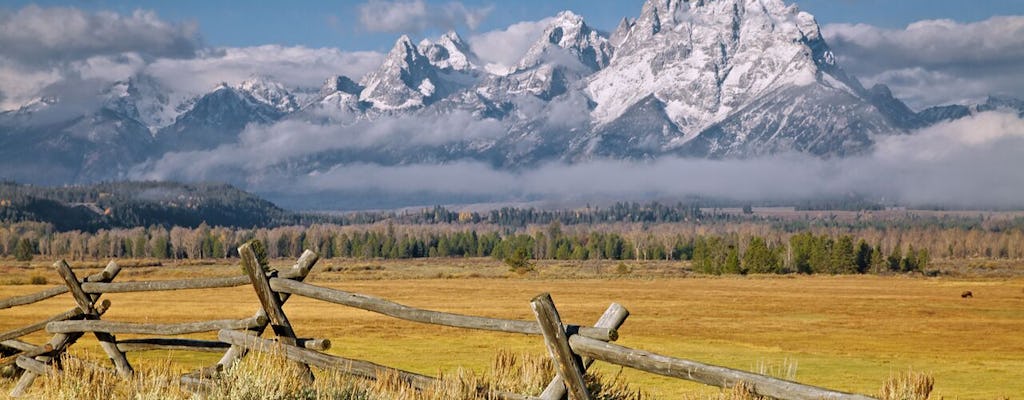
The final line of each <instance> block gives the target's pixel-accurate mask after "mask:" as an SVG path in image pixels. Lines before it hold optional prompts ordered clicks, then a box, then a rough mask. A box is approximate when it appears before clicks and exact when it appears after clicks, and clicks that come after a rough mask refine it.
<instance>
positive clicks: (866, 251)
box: [857, 239, 872, 274]
mask: <svg viewBox="0 0 1024 400" xmlns="http://www.w3.org/2000/svg"><path fill="white" fill-rule="evenodd" d="M871 255H872V248H871V245H869V244H868V242H865V241H864V239H861V240H860V241H859V242H857V273H860V274H864V273H867V272H868V270H869V269H871Z"/></svg>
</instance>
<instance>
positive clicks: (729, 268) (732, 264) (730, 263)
mask: <svg viewBox="0 0 1024 400" xmlns="http://www.w3.org/2000/svg"><path fill="white" fill-rule="evenodd" d="M722 272H723V273H726V274H744V275H745V274H746V273H747V270H746V269H745V268H743V267H742V266H740V251H739V249H737V248H736V246H733V245H729V248H728V252H727V253H726V255H725V265H724V266H723V267H722Z"/></svg>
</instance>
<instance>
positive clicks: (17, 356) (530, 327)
mask: <svg viewBox="0 0 1024 400" xmlns="http://www.w3.org/2000/svg"><path fill="white" fill-rule="evenodd" d="M238 250H239V255H240V258H241V265H242V269H243V270H244V271H245V275H241V276H235V277H226V278H200V279H183V280H168V281H141V282H114V279H115V278H116V277H117V275H118V273H119V272H120V271H121V268H120V267H118V265H117V263H116V262H111V263H110V264H109V265H107V267H106V268H105V269H103V270H102V271H101V272H99V273H96V274H93V275H89V276H86V277H84V278H79V277H77V276H76V275H75V273H74V271H73V270H72V269H71V267H70V266H69V265H68V264H67V263H66V262H64V261H58V262H56V263H54V268H55V269H56V270H57V273H58V274H59V275H60V277H61V279H62V281H63V282H64V285H62V286H56V287H53V288H50V289H46V290H43V291H41V292H38V293H33V294H29V295H24V296H19V297H13V298H8V299H2V300H0V310H3V309H6V308H11V307H15V306H27V305H30V304H32V303H36V302H39V301H42V300H45V299H49V298H52V297H56V296H59V295H63V294H65V293H70V294H71V296H72V297H73V298H74V300H75V303H76V304H77V306H76V307H75V308H73V309H70V310H68V311H66V312H63V313H61V314H58V315H55V316H53V317H50V318H47V319H45V320H43V321H40V322H38V323H34V324H31V325H28V326H25V327H22V328H18V329H13V330H10V331H7V332H0V369H3V370H5V372H6V373H8V374H11V375H14V376H18V375H20V378H19V379H18V382H17V383H16V385H15V386H14V388H13V390H12V391H11V393H10V394H11V396H12V397H20V396H23V395H25V394H26V392H27V391H28V390H29V388H30V387H31V386H32V384H33V382H34V381H35V380H36V379H37V378H38V377H40V376H52V375H54V374H60V373H61V372H60V371H61V357H66V356H67V355H66V354H65V352H66V351H67V349H68V347H70V346H72V345H74V344H75V343H76V342H77V341H78V340H79V339H80V338H81V337H82V336H85V335H86V334H91V335H92V336H95V337H96V339H97V340H98V341H99V343H100V346H101V347H102V349H103V351H104V352H105V353H106V355H107V356H108V357H109V358H110V360H111V363H112V366H113V368H114V369H115V370H116V372H117V373H118V374H120V375H122V376H126V377H128V376H131V375H132V374H133V373H134V370H133V368H132V366H131V364H130V363H129V361H128V358H127V357H126V353H130V352H137V351H147V350H186V351H205V352H222V353H223V355H222V356H221V359H220V361H218V362H217V364H215V365H213V366H210V367H207V368H202V369H200V370H198V371H195V372H192V373H189V374H185V375H183V376H182V377H181V381H182V383H183V384H185V385H186V386H187V387H189V388H192V389H193V390H196V391H197V392H201V391H202V390H204V388H206V386H207V385H209V384H210V382H212V380H215V379H217V378H218V376H219V374H220V372H221V371H223V370H224V369H226V368H228V367H230V366H232V365H233V364H234V363H235V362H237V361H238V360H240V359H241V358H242V357H244V356H245V355H246V354H247V353H248V352H250V351H273V352H278V353H280V354H283V355H284V357H285V358H287V359H288V360H289V361H290V362H293V363H294V364H296V365H297V366H298V367H299V368H301V371H302V373H303V374H305V375H306V377H307V378H308V379H310V380H312V379H313V372H312V370H311V369H310V366H313V367H317V368H321V369H337V370H340V371H342V372H344V373H347V374H351V375H354V376H359V377H363V378H368V379H376V378H377V377H378V376H380V374H382V373H387V374H392V375H391V376H398V377H399V378H400V379H402V380H403V381H405V382H406V383H408V384H409V385H411V386H412V387H414V388H417V389H423V388H426V387H428V386H430V385H431V384H432V383H433V382H434V378H432V377H429V376H425V375H422V374H418V373H414V372H409V371H402V370H399V369H395V368H391V367H387V366H383V365H378V364H374V363H372V362H369V361H363V360H355V359H349V358H344V357H341V356H337V355H332V354H327V353H326V351H327V350H328V349H329V348H330V341H329V340H328V339H326V338H305V337H301V336H299V335H298V333H297V332H296V329H295V327H294V326H293V325H292V324H291V322H290V321H289V320H288V316H287V315H286V314H285V312H284V310H283V308H282V306H283V305H284V303H285V302H287V301H288V299H289V298H290V297H291V296H293V295H294V296H303V297H307V298H311V299H316V300H320V301H324V302H328V303H334V304H340V305H344V306H348V307H354V308H358V309H363V310H367V311H371V312H375V313H379V314H383V315H386V316H389V317H393V318H398V319H403V320H407V321H413V322H420V323H424V324H432V325H441V326H448V327H455V328H465V329H478V330H488V331H496V332H505V333H510V334H523V335H537V336H541V337H542V338H543V342H544V345H545V347H546V348H547V351H548V354H549V355H550V357H551V359H552V361H553V362H554V366H555V370H556V372H557V376H556V377H555V379H554V380H553V381H552V382H551V383H550V384H549V385H548V386H547V388H546V389H545V390H544V391H543V392H542V393H541V394H540V395H538V396H529V395H524V394H518V393H504V392H502V393H481V397H496V398H503V399H545V400H553V399H562V398H565V397H568V398H569V399H576V400H585V399H590V398H591V395H590V393H588V392H587V388H586V385H585V384H584V378H583V376H584V374H585V373H586V370H587V368H588V367H590V365H591V364H592V363H593V362H594V361H603V362H607V363H611V364H615V365H619V366H624V367H629V368H634V369H638V370H641V371H646V372H649V373H653V374H659V375H664V376H668V377H674V378H679V379H684V380H689V381H694V382H699V383H703V384H706V385H712V386H717V387H721V388H732V387H736V386H737V385H738V384H741V383H742V384H744V385H745V387H747V388H748V389H749V390H750V391H751V392H753V393H754V394H756V395H759V396H766V397H772V398H778V399H794V400H812V399H814V400H819V399H836V400H868V399H872V398H871V397H869V396H864V395H858V394H851V393H844V392H840V391H836V390H830V389H825V388H820V387H815V386H810V385H804V384H800V383H796V382H791V381H786V380H782V379H777V378H773V377H769V376H765V375H760V374H755V373H751V372H745V371H740V370H735V369H731V368H725V367H720V366H714V365H709V364H704V363H700V362H697V361H691V360H686V359H681V358H676V357H670V356H666V355H660V354H655V353H652V352H648V351H644V350H639V349H632V348H629V347H625V346H621V345H617V344H614V343H612V342H614V341H616V340H617V339H618V328H619V327H620V326H621V325H622V324H623V323H624V322H625V320H626V318H627V317H628V316H629V312H628V311H627V310H626V308H625V307H623V306H621V305H619V304H611V306H609V307H608V309H607V311H605V313H604V314H603V315H602V316H601V317H600V319H598V321H597V323H596V324H595V325H593V326H585V325H570V324H565V323H563V322H562V320H561V317H560V316H559V314H558V310H557V309H556V308H555V304H554V302H553V301H552V299H551V296H550V295H548V294H546V293H545V294H541V295H538V296H537V297H535V298H533V299H532V300H531V301H530V306H531V308H532V309H533V312H534V315H535V316H536V320H535V321H516V320H506V319H497V318H487V317H478V316H467V315H459V314H452V313H447V312H440V311H431V310H423V309H418V308H413V307H409V306H405V305H402V304H398V303H395V302H391V301H388V300H385V299H380V298H376V297H371V296H366V295H362V294H358V293H350V292H345V291H342V290H337V289H331V288H326V287H320V286H316V285H311V284H308V283H305V282H303V281H304V280H305V278H306V276H307V275H308V274H309V272H310V270H311V269H312V268H313V266H314V265H315V264H316V262H317V260H318V256H317V255H316V254H315V253H313V252H311V251H308V250H307V251H306V252H305V253H303V254H302V256H301V257H300V258H299V259H298V261H297V262H296V263H295V264H294V266H292V267H291V268H290V269H286V270H282V271H273V270H270V269H269V268H268V267H267V266H266V265H265V264H263V263H261V262H260V261H259V259H258V258H257V256H256V252H255V251H254V249H253V248H252V247H251V246H250V245H248V244H246V245H243V246H242V247H240V248H239V249H238ZM247 285H249V286H252V288H253V289H254V291H255V294H256V299H257V300H258V305H259V306H258V307H257V308H256V310H255V312H254V314H253V315H252V316H251V317H246V318H240V319H233V320H208V321H193V322H185V323H177V324H145V323H129V322H116V321H106V320H103V319H102V318H101V317H102V316H103V314H104V313H105V312H106V311H107V309H109V308H110V307H111V306H112V305H111V303H110V301H109V300H106V299H103V300H101V299H100V297H101V296H102V295H103V294H104V293H126V292H150V291H173V290H186V289H210V288H229V287H238V286H247ZM268 327H269V328H270V329H271V330H272V331H273V333H274V336H275V339H268V338H265V337H262V336H263V333H264V331H265V330H266V329H267V328H268ZM44 329H45V330H46V331H47V332H48V333H50V334H53V336H52V338H51V339H50V341H49V342H47V343H44V344H32V343H28V342H25V341H23V340H21V338H22V337H24V336H26V335H29V334H31V333H34V332H38V331H41V330H44ZM201 332H217V340H197V339H185V338H174V337H167V336H178V335H186V334H194V333H201ZM118 334H137V335H153V336H157V337H153V338H143V339H129V340H118V339H117V337H116V336H115V335H118Z"/></svg>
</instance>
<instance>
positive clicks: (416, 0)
mask: <svg viewBox="0 0 1024 400" xmlns="http://www.w3.org/2000/svg"><path fill="white" fill-rule="evenodd" d="M493 9H494V7H493V6H487V7H479V8H473V7H467V6H466V5H464V4H462V2H458V1H452V2H448V3H445V4H437V5H435V4H428V3H427V2H426V1H424V0H370V1H369V2H367V3H365V4H363V5H361V6H360V7H359V22H360V24H362V25H363V28H365V29H366V30H369V31H372V32H391V33H419V32H422V31H424V30H427V29H442V30H445V29H455V28H458V27H462V26H465V27H468V28H469V29H471V30H476V28H477V27H478V26H480V23H482V22H483V21H484V20H485V19H487V16H489V15H490V14H491V11H493Z"/></svg>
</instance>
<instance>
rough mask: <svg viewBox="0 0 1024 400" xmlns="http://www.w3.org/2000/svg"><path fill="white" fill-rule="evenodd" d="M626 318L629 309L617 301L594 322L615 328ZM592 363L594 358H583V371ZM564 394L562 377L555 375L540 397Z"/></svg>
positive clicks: (548, 398) (546, 399)
mask: <svg viewBox="0 0 1024 400" xmlns="http://www.w3.org/2000/svg"><path fill="white" fill-rule="evenodd" d="M626 318H629V310H627V309H626V307H623V306H622V305H621V304H619V303H612V305H610V306H608V309H607V310H605V311H604V314H602V315H601V318H600V319H598V320H597V323H595V324H594V326H595V327H598V328H615V329H618V328H619V327H620V326H622V324H623V323H625V322H626ZM592 364H594V359H593V358H590V357H585V358H583V371H584V372H585V371H586V370H587V369H588V368H590V366H591V365H592ZM565 395H566V391H565V383H564V382H562V379H561V378H559V377H557V376H556V377H555V379H552V380H551V383H549V384H548V386H547V388H545V389H544V392H543V393H541V395H540V398H541V399H544V400H560V399H562V398H564V397H565Z"/></svg>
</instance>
